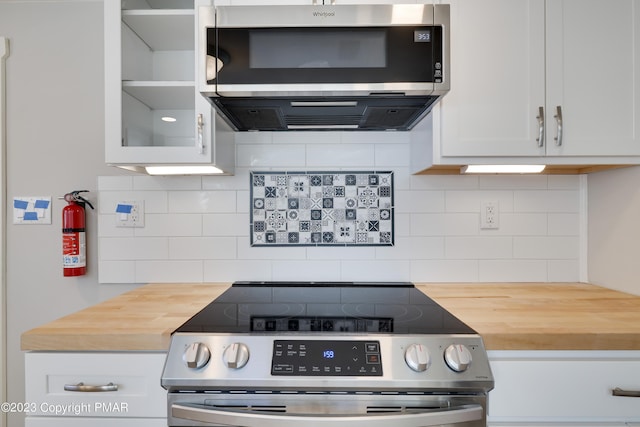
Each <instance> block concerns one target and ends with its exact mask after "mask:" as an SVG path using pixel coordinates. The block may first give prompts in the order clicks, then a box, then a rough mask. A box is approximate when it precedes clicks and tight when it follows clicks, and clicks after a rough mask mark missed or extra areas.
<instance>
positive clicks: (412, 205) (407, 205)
mask: <svg viewBox="0 0 640 427" xmlns="http://www.w3.org/2000/svg"><path fill="white" fill-rule="evenodd" d="M395 208H396V213H420V212H444V191H404V190H403V191H396V194H395Z"/></svg>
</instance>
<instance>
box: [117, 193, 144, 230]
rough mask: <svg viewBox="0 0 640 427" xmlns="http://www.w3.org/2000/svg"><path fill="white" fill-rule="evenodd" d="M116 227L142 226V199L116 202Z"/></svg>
mask: <svg viewBox="0 0 640 427" xmlns="http://www.w3.org/2000/svg"><path fill="white" fill-rule="evenodd" d="M116 227H128V228H131V227H135V228H142V227H144V200H136V201H125V202H118V204H117V205H116Z"/></svg>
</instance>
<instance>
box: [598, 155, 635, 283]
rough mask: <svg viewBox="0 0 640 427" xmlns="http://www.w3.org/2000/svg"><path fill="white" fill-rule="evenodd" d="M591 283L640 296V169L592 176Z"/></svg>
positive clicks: (600, 173) (607, 172) (627, 169)
mask: <svg viewBox="0 0 640 427" xmlns="http://www.w3.org/2000/svg"><path fill="white" fill-rule="evenodd" d="M588 182H589V184H588V186H589V195H588V198H589V209H588V217H589V233H588V241H589V253H588V266H589V281H590V282H591V283H594V284H597V285H603V286H606V287H608V288H612V289H618V290H621V291H625V292H629V293H633V294H636V295H640V263H639V262H638V260H639V258H640V249H639V245H638V243H639V242H640V167H632V168H625V169H617V170H612V171H606V172H599V173H594V174H590V175H589V178H588Z"/></svg>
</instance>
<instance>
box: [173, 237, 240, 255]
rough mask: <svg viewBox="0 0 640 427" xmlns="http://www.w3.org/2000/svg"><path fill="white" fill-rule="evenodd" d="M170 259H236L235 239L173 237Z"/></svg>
mask: <svg viewBox="0 0 640 427" xmlns="http://www.w3.org/2000/svg"><path fill="white" fill-rule="evenodd" d="M169 259H183V260H199V259H202V260H205V259H231V260H235V259H236V238H235V237H172V238H170V239H169Z"/></svg>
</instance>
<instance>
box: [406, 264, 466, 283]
mask: <svg viewBox="0 0 640 427" xmlns="http://www.w3.org/2000/svg"><path fill="white" fill-rule="evenodd" d="M411 280H412V281H414V282H477V281H478V261H477V260H458V259H438V260H420V261H412V262H411Z"/></svg>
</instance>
